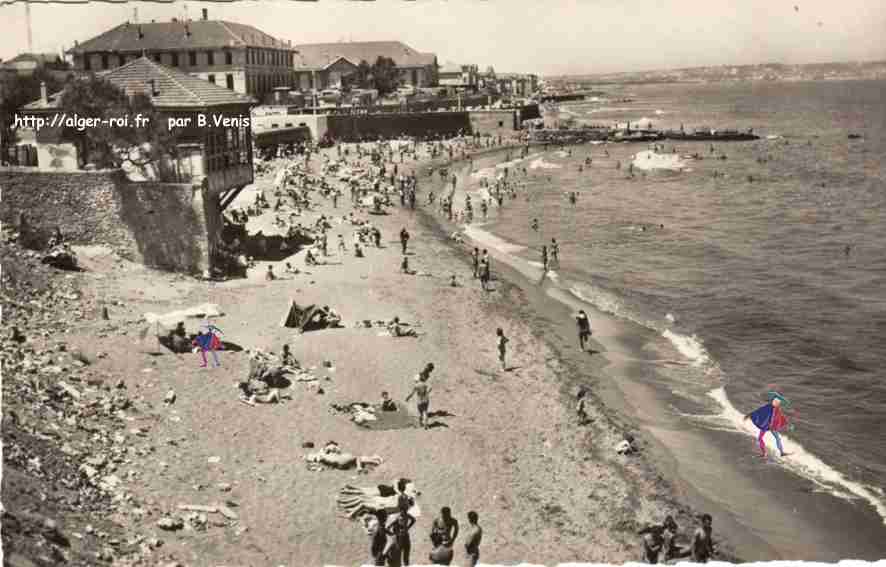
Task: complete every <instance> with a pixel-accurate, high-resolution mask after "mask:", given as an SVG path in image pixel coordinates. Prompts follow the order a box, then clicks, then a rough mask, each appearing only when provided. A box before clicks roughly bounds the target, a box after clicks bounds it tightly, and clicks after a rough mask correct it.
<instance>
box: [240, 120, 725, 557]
mask: <svg viewBox="0 0 886 567" xmlns="http://www.w3.org/2000/svg"><path fill="white" fill-rule="evenodd" d="M484 143H485V145H484ZM489 143H490V141H489V140H488V139H486V140H484V139H482V138H477V137H462V138H456V139H452V140H432V141H418V140H414V139H398V140H381V141H374V142H369V143H361V144H352V145H344V144H338V145H335V146H334V147H333V148H332V149H331V151H328V152H319V151H317V150H316V149H313V150H312V149H308V148H306V149H305V151H303V152H302V153H301V154H297V155H292V156H288V158H287V159H286V160H283V161H282V162H280V161H275V162H274V163H276V164H277V169H276V175H275V177H274V182H273V189H272V194H271V197H272V199H269V198H268V196H267V195H266V194H265V190H264V189H259V190H257V191H256V194H255V197H254V199H253V203H252V204H251V205H250V206H247V207H245V208H244V209H241V210H231V211H229V212H227V217H228V221H229V222H230V223H232V224H234V225H239V226H241V227H243V228H244V230H243V231H242V232H241V234H245V226H246V224H247V223H249V222H251V220H252V219H261V220H262V222H266V221H267V216H266V215H267V214H269V213H270V214H272V215H273V217H272V218H273V226H274V227H275V228H276V229H277V230H279V231H281V232H283V233H284V235H286V236H293V237H294V236H305V237H307V238H308V239H309V242H310V244H309V245H308V246H307V247H306V250H305V253H304V255H303V259H304V264H305V266H306V267H310V266H320V265H324V264H330V263H331V262H330V261H329V257H330V256H331V255H332V254H331V253H332V251H331V250H330V243H329V241H330V239H332V240H333V241H334V245H333V246H334V247H335V255H336V256H337V260H338V263H343V262H344V261H345V259H346V257H347V256H348V255H349V252H353V257H354V258H357V259H360V258H365V257H366V255H367V254H369V253H370V250H371V249H379V250H381V249H383V248H384V246H383V245H382V233H381V229H380V227H379V226H378V225H377V224H376V223H373V222H372V221H371V220H370V219H371V216H370V215H385V214H388V212H387V209H388V208H391V207H395V206H396V205H395V203H397V202H399V205H400V207H401V209H403V210H405V211H407V212H411V211H413V210H415V209H416V207H417V206H418V202H419V198H418V195H419V193H420V185H422V183H420V181H419V179H420V177H419V175H418V174H417V171H416V169H417V167H418V166H419V163H418V162H419V160H422V159H435V158H448V159H449V160H450V161H452V160H455V159H456V158H461V159H464V160H468V159H469V153H470V152H473V151H475V150H478V149H482V148H484V147H488V145H489ZM492 143H493V144H495V140H494V139H493V140H492ZM498 145H503V144H502V140H501V139H499V140H498ZM513 151H516V152H519V153H518V154H517V155H519V159H524V158H526V157H528V156H529V146H528V145H522V144H521V145H518V146H516V147H515V149H514V150H513ZM506 157H507V159H506V162H507V167H504V168H502V169H503V171H502V173H501V175H499V176H498V177H497V178H496V179H494V180H492V181H490V179H489V178H488V177H482V178H481V179H480V182H479V186H480V189H481V197H480V198H479V199H476V197H474V198H472V197H471V195H469V194H465V195H464V197H463V207H462V208H461V209H456V208H455V202H456V200H457V198H458V195H457V189H458V188H459V187H463V188H467V186H468V185H469V182H468V180H467V177H465V178H464V179H460V178H459V176H458V175H457V174H456V173H454V172H453V171H451V170H450V168H449V166H446V167H439V166H437V167H436V168H434V167H430V168H429V169H428V176H429V177H431V181H433V176H434V175H437V176H438V177H439V185H440V186H442V187H443V190H442V192H441V194H440V195H439V196H438V195H435V193H434V191H433V190H430V189H429V190H428V191H427V199H426V206H427V210H429V211H430V212H438V213H439V214H441V215H443V216H444V218H445V219H447V220H448V221H451V222H455V223H460V222H463V223H470V222H472V221H473V219H474V208H475V203H474V201H475V200H479V205H477V206H478V207H479V210H480V214H481V216H482V218H483V219H484V220H486V219H487V218H488V215H489V211H490V207H492V206H496V205H497V206H498V208H499V209H503V208H504V205H505V200H506V198H510V199H517V198H518V195H519V194H520V193H521V191H523V192H525V193H526V194H527V198H528V197H529V191H528V189H527V188H528V186H529V185H528V184H529V180H530V172H529V171H528V170H527V168H525V167H523V168H518V167H516V165H515V164H513V163H511V162H512V161H513V160H514V155H512V154H511V153H510V152H509V153H508V155H507V156H506ZM587 166H588V167H590V161H588V163H587ZM469 167H471V168H472V167H473V163H472V162H470V164H469ZM314 171H319V173H314ZM272 172H274V169H272V168H268V169H267V173H272ZM344 195H349V196H350V202H349V203H348V204H349V205H350V207H351V209H352V210H351V211H349V212H348V213H347V214H342V215H341V216H337V217H334V216H327V215H324V214H318V213H317V212H315V210H316V208H317V207H316V205H317V201H318V199H325V200H326V201H327V202H328V203H330V204H331V205H332V208H333V209H339V208H340V206H341V205H342V197H343V196H344ZM569 200H570V202H571V203H572V204H575V203H576V202H577V200H578V193H577V192H573V194H571V195H569ZM271 202H273V205H271ZM336 215H337V213H336ZM312 216H313V217H314V218H313V220H308V219H309V217H312ZM534 225H535V226H534V227H533V228H534V229H535V230H538V229H539V227H538V221H537V220H536V221H534ZM346 228H350V230H351V231H352V233H353V239H352V241H351V245H350V246H349V245H348V243H347V241H346V240H345V235H344V233H343V232H342V231H343V229H346ZM398 238H399V243H400V247H399V249H398V250H397V251H398V252H399V254H400V255H401V256H402V259H401V263H400V267H401V269H400V271H401V273H403V274H408V275H417V274H422V275H430V274H427V273H425V272H421V271H420V270H417V269H415V268H414V267H413V266H411V264H410V258H415V256H414V255H413V254H414V252H413V249H414V248H415V241H414V237H413V235H412V234H410V232H409V230H408V228H407V227H406V226H403V228H402V229H401V230H400V232H399V234H398ZM453 239H454V240H457V241H460V239H458V238H453ZM234 244H236V245H238V246H242V243H240V242H235V243H230V242H229V243H226V244H225V246H228V247H229V248H230V249H232V250H237V249H236V248H235V247H234ZM294 252H295V251H294V250H293V253H294ZM541 255H542V267H543V270H544V272H545V273H547V272H548V270H549V269H550V268H553V267H559V264H560V244H559V243H558V241H557V239H556V238H551V240H550V243H549V244H545V245H543V246H542V247H541ZM259 258H261V257H259ZM470 262H471V270H472V278H473V279H475V280H479V281H480V287H481V289H482V290H484V291H491V290H493V289H494V287H493V284H492V281H493V270H492V257H491V254H490V253H489V251H488V250H487V249H482V250H481V249H480V248H479V247H475V248H473V249H472V250H471V251H470ZM245 264H246V267H247V269H248V268H254V267H255V266H256V261H255V258H252V257H247V258H246V259H245ZM284 273H285V274H288V275H292V276H297V275H299V274H301V273H304V272H302V271H301V270H299V269H298V268H294V267H293V266H292V265H291V263H290V262H289V261H287V262H286V269H285V272H284ZM266 279H267V280H269V281H273V280H276V279H278V275H277V274H275V273H274V271H273V268H272V266H271V265H270V264H269V265H268V266H267V271H266ZM446 281H447V284H448V285H450V286H452V287H459V283H458V281H457V278H456V275H454V274H453V275H452V276H451V277H447V278H446ZM575 322H576V325H577V331H578V344H579V348H580V349H581V350H582V351H586V350H587V349H588V342H589V341H590V337H591V334H592V331H591V324H590V320H589V318H588V315H587V314H586V313H585V312H584V311H579V312H578V314H577V315H576V316H575ZM387 330H388V332H389V333H390V334H391V336H392V337H405V336H409V337H417V336H418V334H417V333H416V332H415V331H414V330H413V329H409V328H407V327H405V326H404V325H403V324H401V323H400V322H399V319H398V318H394V320H393V321H392V322H391V323H390V324H389V325H388V328H387ZM494 340H495V351H496V352H497V355H498V357H497V358H498V360H497V362H498V364H499V365H500V367H501V370H502V371H504V372H507V371H509V367H508V354H509V350H510V346H509V345H510V342H511V339H510V338H509V337H508V336H507V335H506V334H505V331H504V329H502V328H498V329H496V330H495V338H494ZM591 352H593V351H591ZM283 356H291V353H288V354H287V353H284V354H283ZM433 371H434V364H433V363H428V364H427V365H426V366H425V367H424V368H423V369H422V371H421V372H419V373H418V375H416V376H415V379H414V380H413V382H412V384H411V386H410V389H409V392H408V394H407V395H406V397H405V400H404V401H405V402H410V401H412V399H413V398H414V399H415V404H416V405H415V410H416V412H417V421H418V426H419V427H420V428H423V429H425V430H429V429H432V428H433V426H434V424H433V423H432V422H431V420H430V419H431V412H430V398H431V393H432V392H433V391H434V388H433V387H432V386H431V375H432V373H433ZM585 393H586V392H584V391H583V392H581V393H580V394H579V402H578V407H577V413H578V416H579V422H580V424H583V425H584V424H587V423H589V422H590V421H592V420H590V418H589V416H588V412H587V407H588V406H587V402H588V398H587V396H586V395H585ZM249 401H250V402H261V403H264V401H265V400H264V398H261V399H256V397H255V394H254V393H250V397H249ZM385 406H387V409H391V408H396V407H397V406H396V403H395V402H394V401H393V400H391V399H390V396H389V395H388V393H387V392H384V395H383V401H382V404H381V406H380V407H381V410H382V411H386V408H385ZM332 460H333V461H335V462H338V460H341V459H340V458H339V457H335V458H334V459H332ZM357 461H358V465H359V459H357ZM349 462H350V461H349ZM358 468H359V466H358ZM373 516H374V519H373V523H372V526H373V527H372V528H371V529H370V530H369V531H370V533H369V535H370V558H371V561H372V562H373V564H374V565H391V566H392V565H409V564H410V561H411V560H412V558H411V557H410V555H411V550H412V540H411V537H412V536H411V533H412V532H414V531H415V529H416V524H417V521H416V518H415V517H413V516H411V515H410V514H409V504H408V502H406V501H403V502H402V505H400V506H398V510H397V511H395V512H391V511H390V510H385V509H380V510H376V511H374V513H373ZM708 518H709V517H708ZM672 533H676V525H675V524H674V523H673V519H672V518H669V521H666V522H665V525H663V527H661V529H659V527H654V529H653V528H649V530H648V531H646V532H644V533H643V538H644V539H643V546H644V547H643V548H644V559H645V560H647V561H649V562H652V563H654V562H657V561H658V559H659V556H660V554H661V552H662V550H664V555H665V558H666V559H667V558H671V556H673V554H674V553H676V551H673V550H674V549H679V548H678V547H676V546H675V544H673V543H672V542H673V539H674V538H673V537H672V536H671V535H670V534H672ZM460 536H461V537H462V540H461V541H463V542H464V552H465V558H466V560H467V564H468V565H471V566H474V565H476V564H477V563H478V561H479V557H480V543H481V540H482V536H483V530H482V528H481V527H480V525H479V515H478V513H477V512H476V511H469V512H468V513H467V529H466V530H465V532H464V533H463V534H461V533H460V532H459V523H458V521H457V520H455V518H454V517H453V516H452V512H451V510H450V509H449V508H448V507H444V508H442V509H441V511H440V515H439V516H438V517H437V518H435V519H434V521H433V522H432V525H431V528H430V534H429V538H430V541H431V545H432V550H431V552H430V554H429V556H428V559H429V560H430V562H431V563H433V564H439V565H448V564H450V562H452V561H453V560H454V547H455V542H456V540H457V539H458V538H459V537H460ZM668 538H670V539H668ZM668 542H670V543H668ZM705 542H708V543H705ZM709 543H710V521H709V519H708V520H707V523H705V521H704V520H703V522H702V528H699V530H698V531H697V532H696V534H695V536H694V539H693V543H692V546H691V551H690V553H691V554H692V557H693V558H694V559H696V560H707V558H709V557H710V556H711V554H712V547H710V548H708V547H705V545H708V544H709ZM656 550H658V551H656ZM706 550H708V551H710V552H708V551H706ZM706 553H707V555H705V554H706ZM669 554H671V555H669ZM674 557H676V556H674Z"/></svg>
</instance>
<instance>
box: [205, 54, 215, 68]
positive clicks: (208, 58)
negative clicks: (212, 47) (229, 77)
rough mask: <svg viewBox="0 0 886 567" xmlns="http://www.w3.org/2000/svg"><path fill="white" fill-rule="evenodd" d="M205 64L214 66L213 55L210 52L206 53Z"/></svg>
mask: <svg viewBox="0 0 886 567" xmlns="http://www.w3.org/2000/svg"><path fill="white" fill-rule="evenodd" d="M206 64H207V65H215V53H213V52H211V51H207V52H206Z"/></svg>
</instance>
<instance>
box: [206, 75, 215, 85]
mask: <svg viewBox="0 0 886 567" xmlns="http://www.w3.org/2000/svg"><path fill="white" fill-rule="evenodd" d="M206 80H207V81H209V82H210V83H212V84H213V85H214V84H215V75H209V76H208V77H206Z"/></svg>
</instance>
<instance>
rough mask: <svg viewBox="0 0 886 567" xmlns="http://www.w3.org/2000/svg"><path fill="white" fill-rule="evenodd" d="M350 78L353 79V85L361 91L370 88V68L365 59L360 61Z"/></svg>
mask: <svg viewBox="0 0 886 567" xmlns="http://www.w3.org/2000/svg"><path fill="white" fill-rule="evenodd" d="M351 77H352V78H353V83H354V84H355V85H357V86H358V87H360V88H361V89H371V88H372V82H371V81H372V66H371V65H370V64H369V63H367V62H366V60H365V59H361V60H360V63H359V64H358V65H357V70H356V71H355V72H354V74H353V75H351Z"/></svg>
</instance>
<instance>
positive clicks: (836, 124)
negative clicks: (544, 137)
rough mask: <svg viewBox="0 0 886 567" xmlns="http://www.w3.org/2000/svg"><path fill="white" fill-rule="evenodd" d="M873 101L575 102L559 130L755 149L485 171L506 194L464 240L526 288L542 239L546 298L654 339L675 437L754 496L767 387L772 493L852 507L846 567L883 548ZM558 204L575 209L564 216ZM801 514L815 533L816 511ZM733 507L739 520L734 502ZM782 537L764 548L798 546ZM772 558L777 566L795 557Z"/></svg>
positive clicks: (693, 93)
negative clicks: (624, 130)
mask: <svg viewBox="0 0 886 567" xmlns="http://www.w3.org/2000/svg"><path fill="white" fill-rule="evenodd" d="M884 95H886V82H883V81H852V82H808V83H774V82H761V83H735V84H714V85H698V84H694V85H650V86H636V87H629V88H626V89H622V90H618V91H617V92H613V96H614V97H615V98H623V97H629V98H631V99H634V100H635V102H634V103H631V104H625V103H618V105H617V106H616V105H612V106H607V102H606V99H605V98H601V99H599V100H595V101H592V102H586V103H576V104H570V105H568V107H564V108H566V109H567V110H568V113H567V116H568V117H570V118H571V119H573V120H577V121H578V122H579V123H581V121H587V123H591V124H601V123H603V124H616V123H617V124H622V125H623V124H626V123H628V122H630V123H631V124H632V126H636V125H637V124H638V123H639V124H640V125H642V126H644V127H645V126H646V125H647V124H648V123H650V122H651V123H652V126H653V127H654V128H673V129H679V128H680V127H681V125H682V126H683V127H684V128H685V129H686V130H687V131H690V130H692V129H693V128H696V127H699V128H700V127H713V128H721V129H722V128H737V129H740V130H746V129H748V128H753V129H754V132H755V133H756V134H758V135H759V136H760V137H761V139H760V140H758V141H752V142H734V143H733V142H730V143H725V142H714V143H713V144H711V143H701V142H671V141H666V142H663V146H664V148H663V149H659V150H658V151H659V152H660V153H666V154H670V155H671V156H674V157H673V158H671V159H669V160H662V161H667V162H668V163H670V162H671V161H673V162H674V163H677V162H678V161H679V163H681V165H682V170H678V171H672V170H650V171H645V172H644V171H643V169H642V168H641V167H635V168H634V169H633V176H631V175H630V174H629V164H630V163H631V162H632V161H633V160H634V159H644V158H645V159H650V158H648V157H646V156H645V155H644V154H643V153H642V152H646V151H648V150H649V149H650V148H649V147H648V144H604V145H592V144H585V145H580V146H572V147H571V148H569V149H570V150H571V155H570V154H569V151H564V150H561V149H550V150H549V151H545V152H539V151H537V150H533V154H532V155H531V156H530V157H529V158H527V159H524V160H516V159H512V160H511V162H509V163H507V164H503V163H497V164H493V165H490V164H488V163H487V164H484V167H483V169H482V170H481V171H478V172H475V174H474V181H476V180H477V179H479V178H481V177H487V178H493V179H494V178H496V177H499V176H501V175H502V170H503V169H504V168H505V167H506V168H507V169H508V179H510V180H512V181H516V182H518V183H520V184H521V189H520V192H519V195H518V197H517V198H516V199H511V198H510V197H508V198H506V199H505V203H504V207H503V209H502V210H498V207H497V205H495V206H492V207H490V213H489V217H488V219H487V221H486V222H482V221H479V222H475V224H474V226H471V227H470V228H468V234H469V235H470V236H471V237H472V238H474V239H475V240H476V241H478V242H481V243H483V245H484V246H487V247H489V248H492V249H495V250H498V251H499V252H501V253H507V254H508V255H510V256H511V257H513V258H514V259H515V260H516V262H517V264H518V267H519V266H522V268H523V269H521V270H520V271H521V272H524V273H525V274H526V275H527V277H540V276H541V272H542V270H541V263H540V259H541V254H540V248H541V246H542V245H543V244H548V245H549V244H550V243H551V239H552V238H556V239H557V241H558V243H559V245H560V250H561V261H560V265H559V266H557V267H555V270H554V271H553V272H552V273H551V274H549V277H550V276H555V278H554V284H555V285H556V286H558V288H560V289H562V290H565V291H568V292H569V293H571V294H572V296H573V297H575V298H576V299H578V300H581V301H584V302H587V303H590V304H593V305H594V306H596V307H597V308H598V309H601V310H603V311H606V312H608V313H611V314H613V315H615V316H617V317H619V318H622V319H625V320H628V321H632V322H633V323H636V324H638V325H641V326H643V327H644V328H646V329H649V330H652V331H653V332H655V333H657V334H658V335H659V336H660V339H661V340H660V341H659V343H658V344H657V345H653V348H657V349H659V350H661V353H660V354H661V356H662V357H664V358H668V357H680V358H681V359H682V360H684V361H686V362H687V363H688V364H686V365H670V366H667V367H666V368H660V369H659V371H658V372H656V373H655V374H654V378H650V380H655V381H656V382H657V385H658V386H663V387H664V388H665V389H667V390H668V391H669V393H670V394H671V395H673V396H674V400H675V401H673V400H672V401H671V402H669V403H671V404H672V405H673V407H674V409H673V413H674V415H675V416H676V417H677V418H678V419H680V420H683V422H684V423H685V427H687V428H702V429H707V430H710V431H712V432H713V431H715V432H717V433H718V434H719V435H721V436H723V435H725V436H726V437H723V439H727V441H723V442H722V443H723V444H724V445H728V446H729V447H728V450H726V449H724V451H726V455H725V456H721V460H723V459H725V460H727V461H728V460H729V459H730V458H733V459H735V461H736V463H737V464H736V467H737V468H738V469H741V470H742V471H744V472H745V473H747V475H750V476H751V478H752V482H757V483H761V482H764V481H763V480H760V479H763V478H764V477H766V476H767V475H768V476H769V477H772V476H773V475H772V474H769V473H767V472H766V470H767V469H766V468H765V467H766V464H765V463H766V461H762V460H760V459H759V458H758V457H755V456H754V455H755V451H757V449H756V439H755V428H754V427H753V425H752V424H750V423H749V422H746V421H744V420H743V419H742V418H743V416H744V415H745V414H747V413H749V412H751V411H753V410H754V409H756V408H757V407H759V406H760V405H762V404H763V403H765V402H766V398H765V394H766V392H767V390H768V389H770V388H773V387H774V388H777V389H778V390H779V391H781V392H782V393H783V394H784V395H785V396H786V397H787V398H788V399H790V401H791V402H792V407H793V410H794V413H793V420H792V421H793V424H794V426H795V427H794V429H793V430H791V431H789V432H788V433H787V434H786V435H785V436H784V437H783V439H784V443H785V446H786V450H787V451H788V452H789V453H790V454H789V456H788V457H787V458H786V459H784V460H776V461H775V464H777V465H780V468H781V474H785V471H786V473H787V475H788V476H790V477H793V478H795V479H797V482H796V483H793V484H792V483H790V482H783V483H781V484H780V485H779V486H780V490H781V491H782V492H784V491H785V490H788V491H797V492H802V493H804V494H806V493H810V492H811V493H816V494H826V495H828V497H829V498H833V499H836V500H839V501H840V502H841V503H842V505H843V506H844V507H846V506H848V507H849V508H854V509H857V511H858V512H859V516H857V517H853V516H845V513H846V512H845V510H843V516H839V515H838V514H836V513H835V514H834V518H836V517H838V516H839V517H840V518H841V520H840V521H841V522H843V524H846V522H849V523H850V524H849V525H845V526H844V527H845V528H846V530H847V533H849V532H852V533H856V532H858V531H859V529H858V527H856V526H853V525H851V522H852V521H858V522H867V523H868V524H870V523H871V518H876V523H877V525H876V526H870V525H866V526H865V527H864V529H863V530H861V531H864V532H865V533H866V534H867V535H866V536H865V537H866V538H867V539H866V540H865V541H864V542H863V543H859V544H858V546H857V547H847V548H845V549H843V550H840V553H846V549H859V550H860V551H859V554H858V556H859V557H861V556H865V557H872V556H876V554H877V553H878V551H877V550H878V549H879V551H880V552H881V553H880V555H879V556H880V557H882V556H883V554H884V553H882V552H886V543H881V544H879V545H878V544H876V543H875V540H877V539H878V536H877V533H880V534H881V535H882V538H881V542H886V524H884V522H886V497H884V492H883V490H884V484H886V437H884V434H883V430H884V425H886V372H884V367H886V364H884V363H886V340H884V334H886V206H884V205H886V174H884V170H883V165H884V163H883V162H884V160H886V144H884V136H883V130H884V128H886V105H884V104H883V100H886V98H884ZM561 118H563V115H562V113H561ZM850 133H851V134H860V135H861V136H862V138H860V139H849V137H848V136H849V134H850ZM607 153H608V155H607ZM514 154H515V155H516V154H517V152H516V151H515V152H514ZM693 156H697V157H700V158H701V159H696V158H695V157H693ZM588 157H590V158H591V159H592V160H593V161H592V163H591V165H590V166H587V165H585V159H586V158H588ZM500 161H501V160H500ZM619 162H620V165H621V167H620V168H619V167H618V164H619ZM580 166H581V168H582V169H583V171H579V168H580ZM524 168H525V170H526V175H524V173H523V169H524ZM570 191H578V192H579V195H580V196H579V199H578V202H577V204H575V205H573V204H571V203H570V202H569V200H568V199H567V197H566V195H567V193H568V192H570ZM459 205H460V203H458V202H456V207H458V206H459ZM477 210H478V207H475V211H477ZM476 216H477V215H476V213H475V217H476ZM532 219H538V220H539V230H538V231H535V230H533V229H532V228H531V221H532ZM684 402H685V403H684ZM769 437H770V436H767V438H768V443H769V444H770V450H771V451H772V452H774V446H772V439H771V438H769ZM728 451H732V452H733V453H735V455H733V456H731V457H730V455H729V452H728ZM750 457H753V459H751V458H750ZM758 461H759V462H758ZM760 463H763V464H760ZM726 464H727V465H728V463H726ZM712 466H713V465H712ZM720 466H722V463H720ZM761 467H763V468H762V469H761ZM761 470H762V471H763V472H761ZM754 479H756V480H754ZM810 487H811V488H810ZM726 492H728V490H727V491H726ZM782 496H783V495H782ZM780 497H781V496H780ZM727 504H728V502H727ZM787 505H788V506H790V505H791V504H790V503H788V504H787ZM816 506H817V508H816V510H817V512H816V513H822V514H824V515H825V516H827V515H828V511H827V510H828V508H827V505H826V504H822V503H821V502H818V503H817V504H816ZM735 509H736V514H737V515H744V516H748V517H747V518H746V519H747V521H748V522H749V523H753V522H754V519H753V518H750V517H749V516H752V515H753V514H752V512H751V511H749V510H743V509H742V508H741V505H740V503H735ZM794 511H795V512H796V511H797V508H794ZM803 521H804V522H809V521H810V518H803ZM834 521H836V520H834ZM770 528H771V531H775V530H776V529H777V528H774V527H770ZM759 529H760V530H762V531H764V532H765V531H766V529H765V528H759ZM784 529H785V530H786V531H785V532H784V533H780V534H777V535H778V536H779V537H781V538H782V539H784V541H786V542H789V541H790V540H792V539H796V538H794V536H793V535H792V534H791V531H790V529H789V528H784ZM878 530H879V532H878ZM765 535H766V534H764V536H765ZM859 537H861V536H859ZM785 546H786V547H783V548H782V551H783V554H784V553H790V552H792V551H793V552H796V551H797V550H796V549H793V548H790V547H789V546H788V544H787V543H786V544H785ZM787 550H790V551H787ZM835 553H836V552H835ZM805 558H808V559H815V558H819V559H820V558H828V556H827V555H826V554H823V552H821V550H819V551H818V552H815V553H812V554H811V556H807V557H805ZM829 558H831V559H832V558H834V556H830V557H829Z"/></svg>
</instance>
